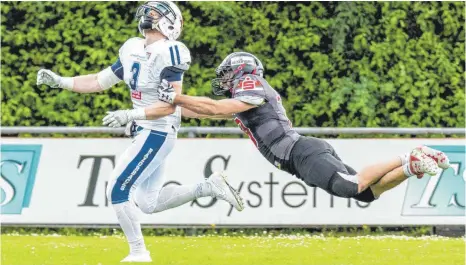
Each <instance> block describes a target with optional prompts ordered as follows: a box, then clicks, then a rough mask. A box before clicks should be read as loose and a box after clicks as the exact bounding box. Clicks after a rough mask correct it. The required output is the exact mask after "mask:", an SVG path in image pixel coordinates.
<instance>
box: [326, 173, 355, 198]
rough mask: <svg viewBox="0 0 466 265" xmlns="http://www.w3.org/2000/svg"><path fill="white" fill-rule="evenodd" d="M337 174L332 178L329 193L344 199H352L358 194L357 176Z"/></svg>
mask: <svg viewBox="0 0 466 265" xmlns="http://www.w3.org/2000/svg"><path fill="white" fill-rule="evenodd" d="M341 174H342V173H339V172H335V173H334V174H333V176H332V177H331V178H330V181H329V187H328V189H329V190H328V191H329V193H331V194H334V195H336V196H339V197H343V198H352V197H354V196H356V195H357V194H358V183H357V176H356V175H345V176H342V175H341Z"/></svg>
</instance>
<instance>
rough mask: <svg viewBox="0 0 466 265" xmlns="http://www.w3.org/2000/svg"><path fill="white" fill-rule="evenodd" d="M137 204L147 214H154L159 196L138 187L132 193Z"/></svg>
mask: <svg viewBox="0 0 466 265" xmlns="http://www.w3.org/2000/svg"><path fill="white" fill-rule="evenodd" d="M132 195H133V200H134V202H135V203H136V206H137V207H138V208H139V209H140V210H141V211H142V212H143V213H145V214H152V213H154V211H155V206H156V204H155V202H156V201H157V198H156V197H154V194H148V193H146V192H145V191H144V190H143V189H136V190H135V192H134V193H133V194H132Z"/></svg>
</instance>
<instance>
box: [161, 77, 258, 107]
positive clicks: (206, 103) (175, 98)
mask: <svg viewBox="0 0 466 265" xmlns="http://www.w3.org/2000/svg"><path fill="white" fill-rule="evenodd" d="M159 99H160V100H161V101H164V102H167V103H170V104H174V105H178V106H181V107H184V108H186V109H189V110H191V111H192V112H194V113H197V114H201V115H208V116H226V115H230V116H231V115H233V114H236V113H241V112H244V111H247V110H249V109H252V108H255V107H256V106H254V105H252V104H248V103H245V102H242V101H240V100H236V99H222V100H213V99H210V98H207V97H192V96H187V95H182V94H180V93H177V92H176V91H175V89H174V87H173V86H171V85H170V84H169V83H168V82H167V81H166V80H162V82H161V86H160V87H159Z"/></svg>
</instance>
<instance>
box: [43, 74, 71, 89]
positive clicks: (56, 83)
mask: <svg viewBox="0 0 466 265" xmlns="http://www.w3.org/2000/svg"><path fill="white" fill-rule="evenodd" d="M36 84H37V85H38V86H40V85H42V84H43V85H47V86H49V87H52V88H57V87H59V88H64V89H67V90H71V89H72V88H73V79H72V78H70V77H67V78H63V77H61V76H59V75H57V74H56V73H54V72H52V71H50V70H47V69H40V70H39V72H37V82H36Z"/></svg>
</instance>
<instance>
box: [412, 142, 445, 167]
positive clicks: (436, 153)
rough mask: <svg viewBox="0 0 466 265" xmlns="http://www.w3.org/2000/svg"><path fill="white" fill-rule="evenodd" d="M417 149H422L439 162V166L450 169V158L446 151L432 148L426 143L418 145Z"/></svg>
mask: <svg viewBox="0 0 466 265" xmlns="http://www.w3.org/2000/svg"><path fill="white" fill-rule="evenodd" d="M416 149H419V150H421V152H422V153H424V154H425V155H427V156H428V157H430V158H432V159H433V160H435V162H437V164H438V166H439V167H440V168H441V169H448V168H449V167H450V160H449V159H448V156H447V155H446V154H445V153H444V152H441V151H439V150H435V149H432V148H430V147H427V146H424V145H423V146H420V147H417V148H416Z"/></svg>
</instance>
